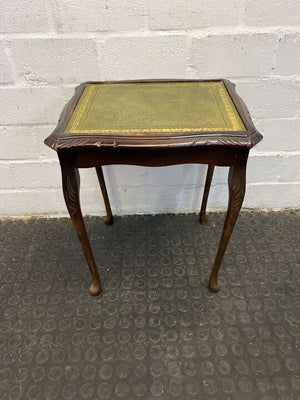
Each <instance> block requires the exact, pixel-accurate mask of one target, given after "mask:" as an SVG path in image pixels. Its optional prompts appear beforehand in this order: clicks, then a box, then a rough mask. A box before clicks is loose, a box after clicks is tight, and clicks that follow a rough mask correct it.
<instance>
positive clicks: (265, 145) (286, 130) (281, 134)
mask: <svg viewBox="0 0 300 400" xmlns="http://www.w3.org/2000/svg"><path fill="white" fill-rule="evenodd" d="M255 126H256V128H257V129H258V130H259V131H260V132H261V133H262V134H263V135H264V138H263V140H262V141H261V142H259V143H258V145H257V146H255V148H254V149H253V151H265V150H267V151H294V150H295V149H300V141H299V132H300V120H299V119H262V120H257V121H255Z"/></svg>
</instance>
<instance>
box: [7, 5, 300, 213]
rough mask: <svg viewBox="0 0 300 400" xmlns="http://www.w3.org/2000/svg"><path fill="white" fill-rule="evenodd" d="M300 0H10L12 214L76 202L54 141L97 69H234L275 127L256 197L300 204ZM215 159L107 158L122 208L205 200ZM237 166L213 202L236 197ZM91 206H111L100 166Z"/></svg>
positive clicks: (252, 198) (258, 156) (163, 207)
mask: <svg viewBox="0 0 300 400" xmlns="http://www.w3.org/2000/svg"><path fill="white" fill-rule="evenodd" d="M299 15H300V1H299V0H274V1H272V2H271V1H269V0H228V1H227V2H220V1H217V0H210V1H209V0H205V1H201V2H200V1H198V0H191V1H189V2H187V1H186V2H184V1H181V0H166V1H159V0H132V1H129V0H123V1H119V0H82V1H80V2H78V1H73V0H53V1H50V2H49V1H46V0H15V1H6V0H0V110H1V112H0V138H1V146H0V215H7V216H9V215H33V214H60V215H62V214H66V208H65V205H64V201H63V196H62V191H61V178H60V169H59V164H58V161H57V157H56V153H55V152H54V151H52V150H50V149H49V148H47V147H46V146H45V145H44V144H43V140H44V138H45V137H46V136H47V135H48V134H49V133H50V132H51V131H52V130H53V129H54V127H55V125H56V122H57V119H58V116H59V113H60V111H61V109H62V107H63V105H64V104H65V103H66V102H67V100H68V99H69V98H70V97H71V95H72V94H73V91H74V87H75V86H76V85H77V84H78V83H79V82H82V81H86V80H106V79H107V80H111V79H143V78H154V79H155V78H178V79H180V78H211V77H224V78H229V79H231V80H232V81H234V82H235V83H236V84H237V90H238V92H239V93H240V94H241V96H242V97H243V98H244V100H245V101H246V103H247V104H248V106H249V109H250V111H251V114H252V116H253V118H254V121H255V123H256V125H257V127H258V129H259V130H260V131H261V132H262V133H263V134H264V136H265V139H264V140H263V141H262V142H261V143H260V144H259V145H258V146H256V147H255V148H254V149H253V150H252V152H251V156H250V158H249V164H248V174H247V175H248V185H247V193H246V198H245V202H244V206H245V207H250V208H256V207H263V208H280V207H297V206H299V205H300V194H299V193H300V176H299V175H300V171H299V165H300V160H299V158H300V140H299V137H300V83H299V82H300V58H299V57H300V47H299V46H300V45H299V43H300V27H299ZM205 173H206V168H205V166H198V165H180V166H172V167H163V168H156V169H155V168H143V167H133V166H128V167H124V166H107V167H104V174H105V176H106V180H107V186H108V190H109V194H110V197H111V203H112V208H113V211H114V212H116V213H117V214H128V213H156V212H190V211H196V210H198V209H199V206H200V202H201V194H202V191H203V182H204V179H205ZM227 173H228V168H217V169H216V173H215V176H214V180H213V185H212V190H211V196H210V200H209V207H210V208H221V209H224V208H225V207H226V204H227V200H228V193H227ZM81 177H82V179H81V188H82V190H81V193H82V208H83V211H84V213H89V214H100V215H101V214H104V206H103V201H102V198H101V192H100V189H99V187H98V182H97V177H96V174H95V171H94V170H88V169H86V170H82V173H81Z"/></svg>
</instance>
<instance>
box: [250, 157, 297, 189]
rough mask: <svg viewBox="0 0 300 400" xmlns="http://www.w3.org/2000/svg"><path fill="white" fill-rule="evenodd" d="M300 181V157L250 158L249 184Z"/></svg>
mask: <svg viewBox="0 0 300 400" xmlns="http://www.w3.org/2000/svg"><path fill="white" fill-rule="evenodd" d="M299 180H300V155H298V154H296V155H293V154H291V155H289V154H280V153H279V154H278V155H276V156H268V155H265V156H256V155H255V154H253V155H252V156H250V158H249V161H248V167H247V182H248V183H253V182H273V183H277V182H294V181H296V182H297V181H299Z"/></svg>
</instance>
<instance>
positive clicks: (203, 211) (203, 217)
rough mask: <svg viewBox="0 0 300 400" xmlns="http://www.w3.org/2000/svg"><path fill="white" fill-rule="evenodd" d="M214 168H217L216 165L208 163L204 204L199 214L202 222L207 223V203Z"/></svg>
mask: <svg viewBox="0 0 300 400" xmlns="http://www.w3.org/2000/svg"><path fill="white" fill-rule="evenodd" d="M214 169H215V166H214V165H208V167H207V174H206V181H205V187H204V193H203V199H202V205H201V210H200V214H199V222H200V224H206V222H207V216H206V205H207V200H208V195H209V189H210V185H211V181H212V177H213V174H214Z"/></svg>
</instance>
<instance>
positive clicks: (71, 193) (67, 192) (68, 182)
mask: <svg viewBox="0 0 300 400" xmlns="http://www.w3.org/2000/svg"><path fill="white" fill-rule="evenodd" d="M59 159H60V165H61V171H62V182H63V193H64V198H65V202H66V206H67V209H68V211H69V214H70V217H71V220H72V223H73V226H74V228H75V230H76V233H77V236H78V239H79V241H80V243H81V247H82V250H83V252H84V255H85V257H86V260H87V263H88V266H89V269H90V271H91V274H92V280H93V282H92V285H91V287H90V294H91V295H92V296H97V295H99V294H100V293H101V282H100V278H99V274H98V271H97V267H96V263H95V260H94V256H93V253H92V249H91V246H90V242H89V238H88V235H87V232H86V229H85V225H84V221H83V218H82V213H81V208H80V200H79V185H80V178H79V172H78V169H77V168H75V167H74V166H73V165H72V159H71V157H69V156H67V157H64V156H63V155H59Z"/></svg>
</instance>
